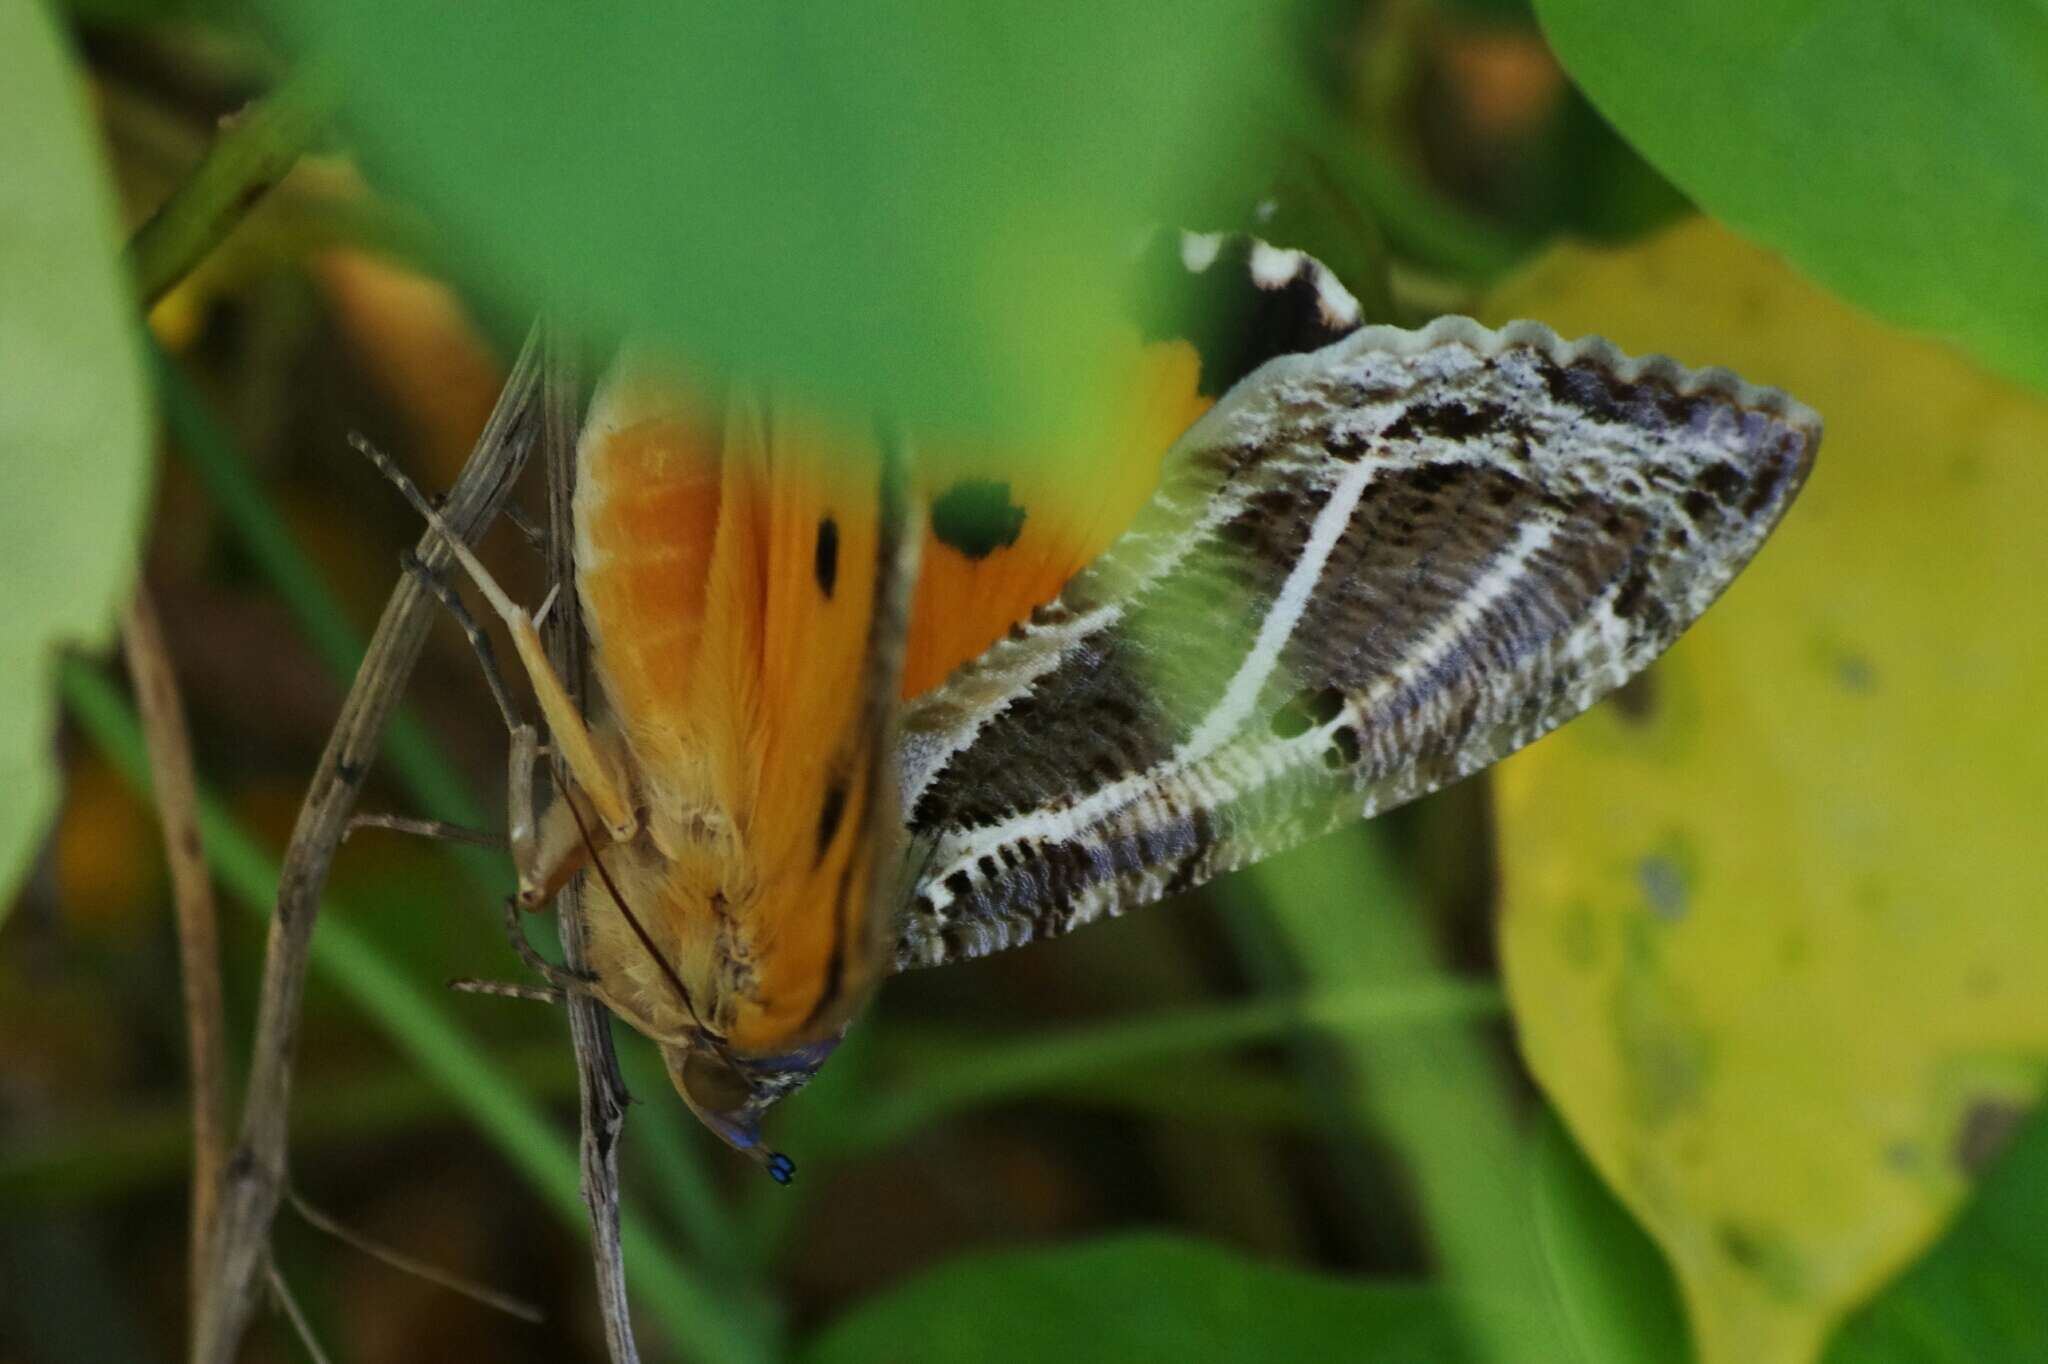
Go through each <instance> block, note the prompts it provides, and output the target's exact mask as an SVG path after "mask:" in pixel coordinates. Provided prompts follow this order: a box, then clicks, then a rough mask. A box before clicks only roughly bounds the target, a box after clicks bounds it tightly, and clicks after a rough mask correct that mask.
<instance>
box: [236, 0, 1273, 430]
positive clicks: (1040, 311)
mask: <svg viewBox="0 0 2048 1364" xmlns="http://www.w3.org/2000/svg"><path fill="white" fill-rule="evenodd" d="M271 3H272V5H273V6H274V7H275V8H277V9H278V10H280V11H281V12H282V14H283V15H284V17H285V18H286V19H287V21H288V22H289V23H291V24H292V25H293V26H294V27H295V28H296V29H297V30H298V31H299V32H301V33H303V34H306V35H309V36H310V37H312V38H314V39H316V40H317V41H318V42H320V43H322V44H326V45H328V46H330V47H331V48H332V49H333V50H334V52H335V54H336V55H337V57H338V58H339V59H340V60H342V61H343V62H344V63H345V64H346V65H347V66H348V68H349V71H350V79H349V91H350V102H349V107H348V109H347V111H346V113H347V121H348V122H349V123H350V124H351V125H352V126H353V127H354V128H355V129H357V130H358V131H359V133H360V136H361V140H362V142H363V143H364V145H365V148H366V150H368V151H369V152H370V153H371V154H372V160H373V161H374V163H375V165H376V166H377V167H378V168H380V169H381V170H384V171H388V172H389V173H390V174H391V175H392V176H393V177H395V178H397V179H399V180H401V181H402V182H403V185H404V187H405V188H406V189H407V190H408V191H409V192H410V193H413V194H415V195H416V196H417V197H418V198H419V199H420V200H422V201H423V202H424V203H426V204H427V205H429V206H430V207H432V208H434V209H436V210H438V215H439V218H440V220H441V223H442V225H443V226H444V227H445V228H446V229H448V230H449V232H450V233H451V234H453V236H454V238H455V241H456V243H457V244H458V246H459V248H460V249H461V250H462V252H463V253H464V254H463V259H464V261H465V262H466V263H467V264H468V266H469V268H471V269H474V270H478V271H481V272H484V273H485V274H486V276H487V277H488V278H491V279H494V280H495V281H496V282H497V283H498V284H499V285H500V286H501V287H502V288H505V289H508V290H510V291H512V292H514V293H515V294H516V295H517V296H518V297H519V298H520V299H521V300H522V301H523V302H525V303H527V304H531V303H532V302H534V301H537V300H541V299H547V300H552V301H553V302H554V303H556V304H557V305H559V306H561V307H563V308H564V309H565V310H566V311H567V312H568V313H569V314H570V315H572V316H577V317H582V318H586V319H594V320H595V321H597V322H598V323H600V324H609V325H612V326H615V327H618V328H620V329H622V330H626V331H631V332H635V333H647V334H651V335H653V336H656V337H659V338H664V339H665V340H666V341H668V342H669V343H671V344H672V345H673V347H674V348H675V349H676V350H677V351H678V352H679V353H680V355H681V357H682V358H683V359H684V360H685V361H687V362H690V363H692V364H697V365H707V364H708V365H715V366H720V367H729V368H731V369H734V370H737V371H740V372H742V373H744V374H745V375H747V376H748V377H750V378H754V379H768V380H773V381H777V382H779V383H783V384H786V385H788V386H790V387H792V388H794V389H795V390H796V391H797V392H798V394H799V396H803V397H809V398H813V399H817V398H823V399H827V400H833V401H837V402H841V403H847V404H851V405H854V406H856V407H857V408H858V409H859V410H861V411H863V412H873V411H877V410H879V411H880V412H881V413H883V414H884V415H886V416H887V417H889V418H890V419H892V420H897V421H902V422H905V423H908V424H910V425H911V426H913V427H914V428H915V429H917V430H918V431H919V433H920V434H921V435H924V436H926V437H930V436H932V435H934V434H944V435H954V434H963V435H971V434H974V433H977V432H987V431H990V430H991V429H999V428H1002V427H1009V428H1010V429H1015V430H1025V429H1039V430H1043V429H1046V428H1044V427H1043V426H1042V423H1045V422H1063V421H1064V420H1067V419H1069V418H1071V419H1079V418H1078V412H1079V410H1080V409H1078V408H1075V409H1073V411H1072V412H1070V408H1072V406H1073V402H1074V400H1075V399H1076V398H1077V397H1079V396H1082V395H1087V394H1088V393H1089V390H1090V387H1091V385H1092V384H1093V383H1095V382H1097V378H1096V374H1097V370H1098V369H1099V366H1098V365H1097V364H1096V354H1097V348H1098V347H1099V346H1101V345H1104V344H1107V343H1108V339H1109V328H1110V327H1111V325H1112V323H1113V321H1114V319H1116V317H1117V312H1118V305H1119V303H1120V299H1121V294H1120V289H1119V285H1120V282H1121V279H1122V276H1123V273H1124V270H1125V263H1126V260H1127V259H1128V255H1129V251H1130V247H1131V244H1132V242H1133V240H1134V233H1133V229H1134V228H1135V227H1136V226H1137V225H1140V224H1146V223H1150V222H1153V221H1156V220H1157V219H1159V218H1161V217H1162V216H1164V217H1169V218H1170V217H1171V216H1173V214H1172V205H1173V203H1174V201H1175V200H1176V199H1178V198H1179V197H1181V195H1182V194H1183V192H1184V190H1183V187H1184V186H1185V185H1186V184H1187V182H1188V180H1189V177H1191V176H1202V177H1205V178H1206V177H1209V176H1211V175H1213V174H1214V173H1215V172H1216V169H1217V166H1218V161H1219V157H1218V144H1219V142H1222V141H1224V140H1226V139H1228V138H1229V136H1230V133H1231V130H1232V129H1234V128H1235V127H1237V125H1238V124H1239V123H1240V122H1241V121H1242V120H1243V119H1244V117H1245V115H1246V110H1247V106H1248V105H1249V104H1250V102H1251V100H1250V96H1251V92H1252V91H1254V90H1256V89H1260V88H1261V85H1260V83H1270V84H1273V85H1275V87H1276V89H1277V90H1278V91H1279V92H1287V91H1291V90H1292V89H1294V88H1295V86H1296V84H1297V82H1295V81H1293V80H1290V79H1288V77H1289V76H1290V74H1291V73H1292V71H1293V65H1292V63H1291V62H1289V61H1287V60H1286V59H1285V58H1284V56H1282V55H1281V53H1280V49H1279V46H1278V43H1277V28H1278V24H1277V20H1278V18H1279V17H1280V16H1279V15H1278V14H1277V13H1276V12H1275V11H1274V9H1273V7H1272V6H1268V5H1261V4H1259V3H1256V0H1141V2H1139V3H1124V4H1115V5H1101V4H1097V3H1093V0H1057V3H1051V4H1038V5H1031V6H1024V7H1012V6H1003V5H981V4H965V5H963V4H958V3H954V0H876V3H869V4H854V5H847V4H816V3H811V2H810V0H757V2H756V3H749V4H740V5H697V4H675V3H671V0H621V3H616V4H611V5H607V6H604V7H602V9H600V10H595V11H593V10H590V9H587V8H583V7H577V6H563V5H560V4H556V3H552V0H522V2H515V3H506V4H499V5H493V6H491V7H489V9H488V11H487V12H485V11H478V10H475V9H472V8H468V7H464V6H446V5H418V4H412V3H408V2H407V0H358V3H352V4H347V5H332V4H326V3H324V2H323V0H271ZM1020 421H1021V422H1024V423H1026V426H1022V427H1020V426H1016V425H1015V423H1017V422H1020Z"/></svg>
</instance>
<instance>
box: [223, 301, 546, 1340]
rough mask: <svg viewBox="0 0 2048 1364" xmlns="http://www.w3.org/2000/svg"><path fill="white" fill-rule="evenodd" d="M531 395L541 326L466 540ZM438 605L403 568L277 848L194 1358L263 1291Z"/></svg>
mask: <svg viewBox="0 0 2048 1364" xmlns="http://www.w3.org/2000/svg"><path fill="white" fill-rule="evenodd" d="M539 393H540V340H539V335H538V332H536V333H535V334H534V335H532V336H529V338H528V340H527V343H526V346H525V348H524V349H523V350H522V351H521V353H520V356H519V359H518V361H517V362H516V363H515V364H514V365H513V368H512V374H511V376H510V378H508V379H507V380H506V383H505V389H504V392H503V393H501V394H500V395H499V398H498V405H497V407H496V408H495V409H494V410H493V411H492V413H491V418H490V421H489V422H488V423H487V424H486V425H485V427H484V432H483V435H482V436H481V437H479V438H478V441H477V445H476V450H475V452H474V453H473V454H472V455H471V457H470V461H469V464H468V466H467V467H466V468H465V469H464V470H463V472H462V477H461V478H460V479H458V480H457V481H456V484H455V487H454V488H453V489H452V490H451V491H450V493H449V496H448V501H447V505H446V508H445V511H444V515H445V517H446V519H447V521H448V523H449V525H450V526H451V527H453V528H454V529H455V531H456V533H457V534H459V535H461V536H462V537H464V538H465V539H469V540H474V539H475V538H476V537H477V535H478V534H480V533H481V531H482V530H483V528H484V527H485V526H486V525H488V524H489V522H490V520H491V518H492V517H493V516H495V515H496V513H497V511H498V509H499V507H500V506H502V504H503V503H504V500H505V498H506V496H507V495H508V494H509V493H510V491H511V487H512V482H513V480H514V479H515V478H517V477H518V474H519V471H520V469H521V468H522V467H524V465H525V463H526V459H527V456H528V455H529V454H530V453H531V451H532V449H533V447H534V445H535V443H536V441H537V439H538V436H539V427H540V402H539ZM415 553H417V554H418V555H419V557H420V558H421V559H422V560H424V561H425V563H426V565H427V567H428V568H429V570H436V569H439V568H440V567H442V566H443V565H445V564H446V563H447V562H448V558H449V550H448V547H447V545H446V543H445V542H444V541H443V540H442V538H441V536H440V535H439V534H438V533H436V532H433V531H429V532H428V533H427V534H426V535H425V536H423V537H422V538H421V540H420V543H419V545H418V547H417V549H416V550H415ZM437 609H438V607H437V606H436V604H435V602H434V599H433V598H432V597H431V596H430V595H428V594H427V593H426V592H425V591H424V590H423V589H422V588H421V587H420V585H419V583H418V581H417V580H416V579H414V578H413V576H412V575H411V574H401V575H400V577H399V580H398V584H397V586H396V587H395V588H393V589H392V593H391V600H390V601H389V602H388V603H387V604H386V605H385V608H384V615H383V618H382V619H381V620H380V621H379V622H378V624H377V631H376V634H375V635H374V636H373V637H372V638H371V640H370V647H369V649H368V651H367V652H366V653H365V654H364V656H363V662H362V666H361V667H360V669H358V671H357V673H356V680H355V683H354V685H353V686H352V687H351V688H350V689H349V694H348V698H347V699H346V700H345V701H344V702H343V703H342V709H341V714H340V716H339V718H338V719H337V720H336V722H335V727H334V733H333V734H332V735H331V736H330V737H329V738H328V741H327V750H326V752H324V753H323V754H321V756H320V764H319V766H318V768H317V769H315V771H314V775H313V781H312V785H311V788H310V789H309V790H308V791H307V793H306V799H305V803H304V804H303V805H301V806H300V808H299V818H298V822H297V824H296V825H295V826H294V827H293V829H292V837H291V843H290V845H289V846H288V847H287V848H286V850H285V857H284V864H283V869H282V874H281V876H280V878H279V881H278V892H277V911H276V914H275V916H274V917H273V918H272V919H271V923H270V938H269V942H268V945H267V947H266V950H265V957H264V964H263V985H262V993H261V996H260V998H259V1001H258V1005H257V1017H256V1040H255V1049H254V1056H253V1058H252V1060H251V1063H250V1067H249V1090H248V1097H247V1100H246V1102H245V1103H244V1105H243V1109H242V1126H241V1134H240V1139H239V1140H238V1142H237V1143H236V1147H235V1150H234V1153H233V1154H232V1155H231V1156H230V1157H229V1160H228V1164H227V1167H226V1178H225V1180H224V1182H223V1187H222V1191H221V1205H220V1217H219V1221H218V1223H217V1226H216V1234H215V1236H214V1237H213V1240H212V1244H211V1245H210V1246H209V1247H208V1255H207V1273H206V1287H205V1295H204V1298H203V1300H202V1303H201V1310H200V1312H199V1317H198V1322H197V1326H196V1329H195V1332H194V1340H193V1359H194V1360H195V1361H198V1364H232V1361H233V1359H234V1357H235V1353H236V1350H237V1347H238V1345H239V1343H240V1341H241V1339H242V1336H243V1333H244V1332H245V1331H246V1330H247V1329H248V1325H249V1321H250V1318H251V1317H252V1316H253V1315H254V1313H255V1310H256V1307H257V1304H258V1302H259V1301H260V1299H261V1294H262V1289H263V1284H264V1278H265V1271H266V1268H267V1266H268V1264H269V1243H270V1227H271V1223H272V1221H273V1220H274V1219H275V1218H276V1216H277V1208H278V1202H279V1200H280V1199H281V1198H282V1197H283V1195H284V1186H285V1145H286V1138H287V1135H288V1125H287V1115H288V1113H289V1108H290V1099H291V1068H292V1057H293V1052H294V1043H295V1042H296V1039H297V1035H298V1022H299V1010H300V1006H301V1003H302V1001H303V998H304V995H305V985H306V967H307V963H308V960H309V957H310V953H311V949H312V942H313V924H314V920H315V918H316V916H317V915H318V912H319V902H320V892H321V889H322V888H323V887H324V886H325V885H326V882H327V872H328V868H329V866H330V864H331V863H332V861H333V858H334V850H335V848H336V846H337V845H339V843H340V842H341V835H342V831H343V829H345V828H346V827H347V825H348V819H349V815H350V813H351V812H352V810H353V808H354V805H355V800H356V794H357V792H358V790H359V789H360V787H361V785H362V781H363V777H364V776H365V775H366V774H367V772H368V771H369V767H370V764H371V762H372V761H373V760H374V759H375V758H376V755H377V748H378V745H379V743H380V742H381V741H382V739H383V736H384V730H385V727H386V726H387V725H388V724H389V723H390V720H391V715H392V712H393V710H394V709H395V708H396V707H397V705H398V698H399V694H400V693H401V692H402V691H403V690H404V688H405V683H406V679H407V678H409V677H410V676H411V674H412V669H413V665H414V664H415V663H417V662H418V660H419V655H420V650H421V647H422V646H423V645H424V644H425V643H426V637H427V629H428V626H429V624H430V623H431V622H432V619H433V615H434V612H435V611H436V610H437Z"/></svg>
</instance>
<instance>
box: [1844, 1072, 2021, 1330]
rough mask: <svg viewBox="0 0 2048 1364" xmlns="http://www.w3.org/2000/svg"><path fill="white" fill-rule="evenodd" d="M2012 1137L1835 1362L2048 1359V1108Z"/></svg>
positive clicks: (1986, 1121) (1998, 1121) (1858, 1320)
mask: <svg viewBox="0 0 2048 1364" xmlns="http://www.w3.org/2000/svg"><path fill="white" fill-rule="evenodd" d="M2012 1118H2013V1114H2012V1113H2011V1112H2010V1111H2009V1110H2008V1111H2007V1112H2006V1113H2005V1114H2003V1115H2001V1116H1990V1115H1987V1116H1986V1117H1985V1118H1983V1119H1981V1120H1980V1121H1981V1122H1982V1124H1983V1126H1982V1128H1981V1129H1980V1130H1983V1131H1985V1132H1986V1133H1987V1134H1989V1135H1991V1136H1993V1137H1994V1139H1995V1138H1996V1136H1997V1135H2000V1134H1999V1133H1997V1132H1996V1131H1995V1130H1994V1129H1997V1128H2000V1127H2003V1128H2005V1131H2004V1132H2003V1134H2002V1135H2004V1136H2007V1137H2012V1138H2013V1140H2012V1145H2011V1147H2010V1148H2009V1149H2008V1150H2007V1151H2006V1152H2005V1153H2004V1154H2003V1155H2002V1156H2000V1157H1998V1159H1997V1161H1996V1163H1995V1164H1993V1165H1992V1166H1991V1168H1990V1169H1989V1170H1988V1171H1986V1173H1985V1176H1984V1180H1983V1182H1982V1183H1981V1184H1979V1185H1978V1186H1977V1193H1976V1196H1975V1197H1973V1198H1972V1199H1971V1200H1970V1204H1969V1206H1968V1207H1967V1208H1965V1209H1964V1210H1963V1215H1962V1216H1961V1217H1960V1218H1958V1219H1957V1220H1956V1224H1955V1226H1954V1227H1952V1228H1950V1230H1949V1233H1948V1235H1947V1236H1944V1237H1943V1238H1942V1239H1941V1243H1940V1244H1939V1245H1937V1246H1936V1247H1935V1248H1934V1250H1933V1252H1932V1253H1930V1254H1929V1255H1928V1256H1927V1257H1926V1258H1925V1259H1923V1260H1922V1261H1921V1262H1920V1263H1919V1264H1917V1265H1915V1266H1914V1267H1913V1268H1912V1269H1911V1270H1909V1271H1907V1273H1906V1274H1905V1276H1904V1277H1902V1278H1901V1279H1900V1280H1899V1281H1898V1282H1897V1283H1895V1284H1893V1285H1892V1286H1891V1287H1890V1288H1889V1289H1888V1290H1886V1292H1885V1293H1884V1295H1883V1296H1882V1297H1880V1298H1879V1299H1878V1300H1877V1301H1876V1302H1874V1303H1872V1304H1871V1305H1870V1306H1868V1307H1866V1308H1865V1309H1863V1311H1861V1312H1859V1313H1857V1314H1856V1315H1855V1316H1854V1317H1852V1318H1851V1319H1850V1321H1849V1323H1848V1325H1846V1326H1845V1327H1843V1329H1842V1333H1841V1335H1840V1336H1839V1337H1838V1338H1837V1339H1836V1341H1835V1344H1834V1347H1833V1348H1832V1349H1830V1350H1829V1351H1828V1353H1827V1355H1826V1364H1949V1361H1951V1360H1962V1361H1976V1360H2008V1359H2009V1360H2021V1359H2048V1293H2044V1292H2043V1291H2042V1285H2044V1284H2048V1234H2044V1232H2043V1230H2042V1229H2043V1228H2044V1227H2048V1115H2044V1116H2040V1117H2036V1118H2034V1119H2033V1120H2032V1121H2031V1122H2028V1123H2026V1124H2025V1125H2024V1126H2022V1127H2021V1128H2020V1129H2019V1131H2018V1133H2017V1135H2015V1134H2014V1133H2013V1132H2012V1130H2011V1128H2010V1125H2009V1124H2010V1120H2011V1119H2012Z"/></svg>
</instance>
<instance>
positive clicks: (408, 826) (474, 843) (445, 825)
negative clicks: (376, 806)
mask: <svg viewBox="0 0 2048 1364" xmlns="http://www.w3.org/2000/svg"><path fill="white" fill-rule="evenodd" d="M358 829H383V830H386V831H388V832H390V833H394V834H412V835H413V836H415V837H418V838H431V839H433V840H435V841H436V842H439V843H462V844H466V845H468V846H469V847H473V848H493V849H497V850H499V851H503V850H504V848H505V847H506V840H505V836H504V835H503V834H494V833H492V832H491V831H490V830H488V829H472V828H469V827H468V826H466V825H462V824H450V823H449V822H448V821H447V820H445V819H415V818H413V817H412V816H411V815H387V814H380V813H376V812H371V813H368V814H360V815H355V816H353V817H352V818H350V820H349V822H348V824H347V825H346V826H344V827H343V829H342V831H341V841H342V842H344V843H346V842H348V840H349V838H350V837H351V836H352V835H353V834H354V833H355V832H356V830H358Z"/></svg>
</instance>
